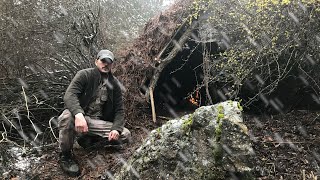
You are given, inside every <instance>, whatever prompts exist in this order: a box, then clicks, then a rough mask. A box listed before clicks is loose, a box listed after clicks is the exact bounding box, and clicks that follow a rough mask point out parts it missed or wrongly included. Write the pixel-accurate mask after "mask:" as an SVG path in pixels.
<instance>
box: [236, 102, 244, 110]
mask: <svg viewBox="0 0 320 180" xmlns="http://www.w3.org/2000/svg"><path fill="white" fill-rule="evenodd" d="M237 105H238V108H239V110H240V111H243V107H242V106H241V104H240V102H238V103H237Z"/></svg>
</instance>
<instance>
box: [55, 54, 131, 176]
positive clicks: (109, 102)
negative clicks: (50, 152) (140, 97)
mask: <svg viewBox="0 0 320 180" xmlns="http://www.w3.org/2000/svg"><path fill="white" fill-rule="evenodd" d="M113 61H114V55H113V53H112V52H111V51H109V50H101V51H100V52H99V53H98V55H97V59H96V60H95V65H96V67H95V68H88V69H83V70H80V71H79V72H78V73H77V74H76V75H75V77H74V78H73V80H72V81H71V83H70V85H69V87H68V89H67V90H66V93H65V95H64V98H63V99H64V103H65V110H64V111H63V112H62V114H61V115H60V116H59V117H58V121H59V147H60V150H61V153H60V166H61V168H62V170H63V171H64V172H66V173H67V174H69V175H71V176H78V175H80V168H79V165H78V164H77V162H76V161H75V160H74V158H73V155H72V147H73V143H74V139H75V137H76V136H77V137H79V138H78V139H77V141H78V143H79V145H81V146H82V147H84V148H87V147H88V146H90V145H92V143H91V141H94V140H96V139H97V137H100V138H101V139H102V138H104V140H105V141H107V142H119V141H121V140H122V141H124V140H127V139H128V138H129V137H130V131H129V130H128V129H126V128H124V123H125V122H124V108H123V101H122V92H121V88H120V83H119V81H118V80H117V79H116V78H115V77H114V76H113V75H112V73H111V69H112V66H113ZM88 142H89V143H88Z"/></svg>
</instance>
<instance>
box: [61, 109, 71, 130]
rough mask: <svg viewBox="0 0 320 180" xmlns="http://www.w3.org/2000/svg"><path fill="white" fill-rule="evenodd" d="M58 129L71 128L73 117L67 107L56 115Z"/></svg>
mask: <svg viewBox="0 0 320 180" xmlns="http://www.w3.org/2000/svg"><path fill="white" fill-rule="evenodd" d="M58 124H59V130H61V129H73V128H74V118H73V116H72V114H71V112H70V111H69V110H68V109H65V110H64V111H63V112H62V113H61V114H60V116H59V117H58Z"/></svg>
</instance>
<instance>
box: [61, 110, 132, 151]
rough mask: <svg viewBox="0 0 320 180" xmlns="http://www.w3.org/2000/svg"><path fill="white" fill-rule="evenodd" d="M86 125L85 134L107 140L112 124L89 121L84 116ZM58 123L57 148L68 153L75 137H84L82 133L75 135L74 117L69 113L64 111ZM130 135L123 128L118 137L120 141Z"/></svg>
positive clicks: (97, 120) (87, 117) (89, 119)
mask: <svg viewBox="0 0 320 180" xmlns="http://www.w3.org/2000/svg"><path fill="white" fill-rule="evenodd" d="M85 119H86V121H87V125H88V132H87V133H85V134H92V135H98V136H100V137H102V138H105V139H106V140H108V136H109V133H110V131H111V127H112V125H113V124H112V122H109V121H104V120H99V119H91V118H90V117H89V116H85ZM58 122H59V147H60V150H61V151H62V152H69V151H71V150H72V147H73V143H74V139H75V136H81V135H84V133H77V132H76V131H75V127H74V117H73V116H72V114H71V112H70V111H69V110H68V109H66V110H64V111H63V112H62V114H61V115H60V116H59V117H58ZM130 136H131V133H130V131H129V130H128V129H127V128H123V131H122V133H121V135H120V139H121V140H122V141H125V140H127V139H128V138H130Z"/></svg>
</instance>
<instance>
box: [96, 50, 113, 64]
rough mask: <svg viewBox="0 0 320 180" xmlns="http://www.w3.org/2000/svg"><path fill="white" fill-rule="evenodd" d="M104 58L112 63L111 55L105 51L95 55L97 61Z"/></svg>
mask: <svg viewBox="0 0 320 180" xmlns="http://www.w3.org/2000/svg"><path fill="white" fill-rule="evenodd" d="M105 58H108V59H110V60H111V61H112V62H113V61H114V55H113V53H112V52H111V51H109V50H106V49H104V50H101V51H100V52H99V53H98V55H97V59H105Z"/></svg>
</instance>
